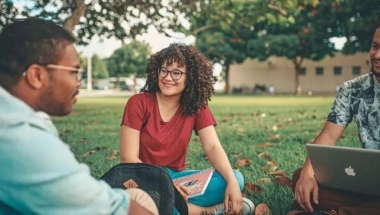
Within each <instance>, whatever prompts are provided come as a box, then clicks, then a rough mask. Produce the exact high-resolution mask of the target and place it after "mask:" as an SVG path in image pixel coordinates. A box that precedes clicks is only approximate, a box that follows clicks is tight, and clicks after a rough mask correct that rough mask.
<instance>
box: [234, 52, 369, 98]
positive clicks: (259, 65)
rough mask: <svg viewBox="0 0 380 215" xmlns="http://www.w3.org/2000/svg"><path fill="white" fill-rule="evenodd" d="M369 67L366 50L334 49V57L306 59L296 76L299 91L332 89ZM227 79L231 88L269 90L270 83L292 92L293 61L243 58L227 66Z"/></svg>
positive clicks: (325, 90) (332, 90) (332, 91)
mask: <svg viewBox="0 0 380 215" xmlns="http://www.w3.org/2000/svg"><path fill="white" fill-rule="evenodd" d="M370 68H371V64H370V62H369V53H367V52H366V53H357V54H355V55H343V54H341V53H336V55H335V57H333V58H328V59H326V60H323V61H311V60H306V59H305V60H304V61H303V64H302V67H301V70H300V76H299V80H300V83H301V90H302V93H303V94H305V93H307V92H310V91H311V92H312V93H313V94H314V93H335V92H336V89H337V86H340V85H342V84H343V83H344V82H345V81H348V80H350V79H353V78H355V77H358V76H360V75H363V74H366V73H369V72H370ZM229 81H230V82H229V83H230V89H231V92H234V91H235V92H239V91H241V90H242V91H243V92H253V89H254V88H255V86H256V89H266V92H268V89H269V86H273V87H274V88H275V89H276V94H277V93H279V94H281V93H294V92H295V72H294V65H293V63H292V62H291V61H290V60H287V59H285V58H278V57H270V58H268V59H267V60H266V61H263V62H259V61H257V60H246V61H245V62H244V63H242V64H235V65H232V66H231V67H230V75H229ZM237 89H240V90H237ZM256 92H257V91H256Z"/></svg>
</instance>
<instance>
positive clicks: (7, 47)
mask: <svg viewBox="0 0 380 215" xmlns="http://www.w3.org/2000/svg"><path fill="white" fill-rule="evenodd" d="M62 42H69V43H74V42H75V38H74V37H73V36H72V35H71V34H70V33H69V32H67V31H66V30H65V29H64V28H62V27H61V26H58V25H57V24H55V23H54V22H53V21H49V20H43V19H37V18H27V19H22V20H16V21H14V22H13V23H11V24H9V25H8V26H6V27H4V28H3V30H2V32H1V33H0V75H7V76H9V78H10V80H11V81H12V82H13V83H12V84H14V83H17V81H18V80H19V79H20V78H21V76H22V73H23V72H24V71H25V70H26V69H27V68H28V67H29V66H30V65H32V64H40V65H46V64H52V63H56V62H57V61H59V58H60V56H59V51H58V48H57V46H58V45H60V44H61V43H62ZM3 84H4V83H3ZM0 85H1V83H0ZM8 85H9V83H8Z"/></svg>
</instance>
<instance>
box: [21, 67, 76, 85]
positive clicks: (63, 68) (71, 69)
mask: <svg viewBox="0 0 380 215" xmlns="http://www.w3.org/2000/svg"><path fill="white" fill-rule="evenodd" d="M44 67H46V68H50V69H61V70H66V71H70V72H74V73H73V74H74V75H75V80H76V81H80V80H81V79H82V74H83V69H82V68H77V67H71V66H62V65H55V64H47V65H44ZM22 76H23V77H25V76H26V71H25V72H24V73H23V74H22Z"/></svg>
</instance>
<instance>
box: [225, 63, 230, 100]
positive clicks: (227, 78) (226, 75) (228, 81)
mask: <svg viewBox="0 0 380 215" xmlns="http://www.w3.org/2000/svg"><path fill="white" fill-rule="evenodd" d="M224 68H225V69H224V72H225V73H224V74H225V83H226V86H225V88H224V94H230V80H229V79H230V78H229V76H230V62H228V61H226V63H225V64H224Z"/></svg>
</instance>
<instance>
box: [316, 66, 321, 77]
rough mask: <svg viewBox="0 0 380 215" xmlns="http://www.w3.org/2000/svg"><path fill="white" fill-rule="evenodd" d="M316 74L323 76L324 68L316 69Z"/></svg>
mask: <svg viewBox="0 0 380 215" xmlns="http://www.w3.org/2000/svg"><path fill="white" fill-rule="evenodd" d="M315 74H316V75H323V67H317V68H315Z"/></svg>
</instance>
